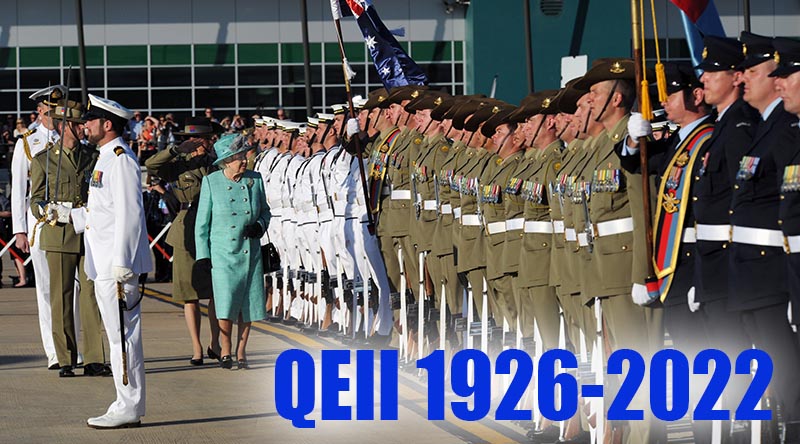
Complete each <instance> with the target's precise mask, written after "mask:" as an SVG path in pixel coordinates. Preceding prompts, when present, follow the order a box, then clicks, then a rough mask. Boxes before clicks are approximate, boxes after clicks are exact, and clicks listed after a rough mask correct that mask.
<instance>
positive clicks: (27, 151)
mask: <svg viewBox="0 0 800 444" xmlns="http://www.w3.org/2000/svg"><path fill="white" fill-rule="evenodd" d="M35 132H36V128H31V129H29V130H28V131H25V133H24V134H23V135H22V148H23V149H24V150H25V157H27V158H28V162H30V161H31V160H33V156H31V146H30V144H29V143H28V136H30V135H31V134H33V133H35Z"/></svg>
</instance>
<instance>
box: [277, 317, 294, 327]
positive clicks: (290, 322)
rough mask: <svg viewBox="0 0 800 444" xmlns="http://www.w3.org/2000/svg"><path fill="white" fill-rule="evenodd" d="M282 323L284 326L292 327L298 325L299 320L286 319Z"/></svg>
mask: <svg viewBox="0 0 800 444" xmlns="http://www.w3.org/2000/svg"><path fill="white" fill-rule="evenodd" d="M281 323H282V324H283V325H288V326H292V325H295V324H297V319H295V318H289V319H284V320H282V321H281Z"/></svg>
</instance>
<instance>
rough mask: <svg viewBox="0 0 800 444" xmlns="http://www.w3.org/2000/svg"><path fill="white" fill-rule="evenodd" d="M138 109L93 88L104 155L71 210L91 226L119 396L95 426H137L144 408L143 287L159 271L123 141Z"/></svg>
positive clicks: (94, 270)
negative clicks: (142, 278) (81, 200)
mask: <svg viewBox="0 0 800 444" xmlns="http://www.w3.org/2000/svg"><path fill="white" fill-rule="evenodd" d="M131 117H133V112H132V111H130V110H129V109H127V108H125V107H123V106H121V105H120V104H118V103H116V102H114V101H111V100H108V99H104V98H102V97H97V96H94V95H92V94H89V104H88V106H87V109H86V113H85V114H84V116H83V118H84V120H86V132H87V138H88V139H89V142H91V143H94V144H96V145H97V147H98V150H100V157H99V158H98V159H97V165H96V166H95V169H94V171H93V172H92V177H91V180H90V184H89V185H90V186H89V199H88V202H87V205H86V207H84V208H78V209H74V210H72V217H73V221H74V223H75V227H76V231H78V229H79V228H80V227H85V231H84V244H85V246H86V275H87V276H88V278H89V279H91V280H93V281H94V287H95V295H96V297H97V305H98V306H99V307H100V314H101V315H102V317H103V324H104V325H105V329H106V335H107V336H108V343H109V347H110V348H111V370H112V371H113V373H114V386H115V387H116V391H117V399H116V400H115V401H114V402H113V403H112V404H111V406H110V407H109V408H108V410H107V411H106V413H105V414H104V415H102V416H99V417H96V418H89V420H88V421H87V424H88V425H89V427H92V428H97V429H112V428H123V427H136V426H138V425H139V424H140V418H141V417H142V416H144V414H145V379H144V356H143V351H142V330H141V305H139V302H140V298H139V297H138V292H137V291H136V284H137V282H138V280H139V275H140V274H142V273H147V272H149V271H152V270H153V263H152V260H151V258H150V249H149V248H148V242H147V227H146V225H145V214H144V207H143V206H142V185H141V169H140V167H139V162H138V160H137V159H136V155H135V154H133V151H131V148H130V147H129V146H128V145H127V144H126V143H125V141H124V140H123V139H122V137H121V136H122V131H123V128H124V126H125V124H126V123H127V122H128V120H130V118H131ZM118 284H121V287H122V288H123V291H124V297H125V303H126V306H127V309H126V310H125V312H124V324H125V325H123V326H122V327H123V328H124V332H125V344H126V345H125V350H126V351H127V357H128V360H127V374H128V384H127V385H125V384H123V378H122V375H123V362H122V349H121V342H120V312H119V310H120V306H119V301H118V299H117V295H118V293H117V291H118V290H117V288H118Z"/></svg>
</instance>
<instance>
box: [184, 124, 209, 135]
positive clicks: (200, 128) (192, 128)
mask: <svg viewBox="0 0 800 444" xmlns="http://www.w3.org/2000/svg"><path fill="white" fill-rule="evenodd" d="M183 132H184V133H187V134H205V133H213V132H214V129H213V128H211V127H210V126H206V125H186V126H185V127H184V129H183Z"/></svg>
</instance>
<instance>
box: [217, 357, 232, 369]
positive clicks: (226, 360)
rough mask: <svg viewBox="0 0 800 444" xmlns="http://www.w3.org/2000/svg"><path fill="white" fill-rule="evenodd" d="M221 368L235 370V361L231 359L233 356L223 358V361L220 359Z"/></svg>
mask: <svg viewBox="0 0 800 444" xmlns="http://www.w3.org/2000/svg"><path fill="white" fill-rule="evenodd" d="M219 366H220V367H221V368H227V369H232V368H233V359H232V358H231V355H225V356H223V357H222V359H220V361H219Z"/></svg>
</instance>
